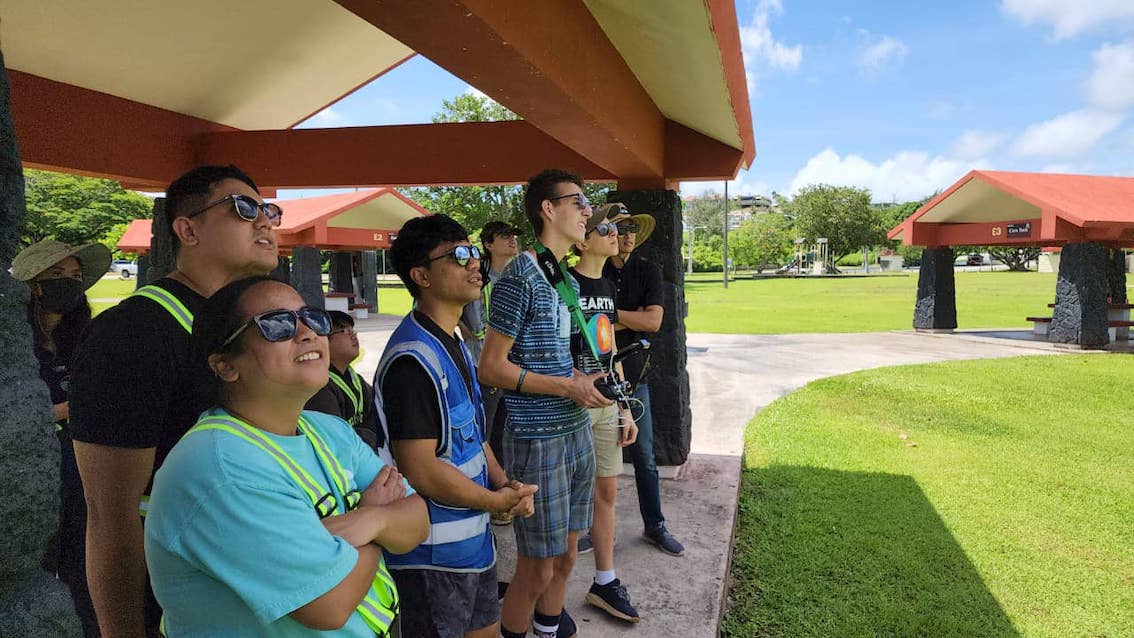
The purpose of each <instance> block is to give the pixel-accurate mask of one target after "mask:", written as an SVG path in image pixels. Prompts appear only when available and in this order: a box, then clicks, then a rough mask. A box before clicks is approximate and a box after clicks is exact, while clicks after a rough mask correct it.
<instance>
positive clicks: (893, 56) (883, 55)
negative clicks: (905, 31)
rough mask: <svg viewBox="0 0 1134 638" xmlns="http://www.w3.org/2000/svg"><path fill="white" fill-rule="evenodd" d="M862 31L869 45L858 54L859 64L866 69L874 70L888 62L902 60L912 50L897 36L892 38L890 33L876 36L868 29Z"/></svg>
mask: <svg viewBox="0 0 1134 638" xmlns="http://www.w3.org/2000/svg"><path fill="white" fill-rule="evenodd" d="M861 33H862V35H863V36H864V40H865V41H866V42H867V45H866V48H864V49H863V50H862V51H861V52H860V53H859V54H858V65H859V66H860V67H862V68H864V69H867V70H871V71H873V70H877V69H881V68H882V67H884V66H886V65H888V64H891V63H895V62H900V61H901V60H902V59H903V58H905V57H906V54H908V53H909V52H910V49H909V47H907V46H906V45H905V43H904V42H902V41H901V40H898V39H896V38H891V37H890V36H888V35H884V36H882V37H881V38H875V37H873V36H871V35H870V33H869V32H867V31H862V32H861Z"/></svg>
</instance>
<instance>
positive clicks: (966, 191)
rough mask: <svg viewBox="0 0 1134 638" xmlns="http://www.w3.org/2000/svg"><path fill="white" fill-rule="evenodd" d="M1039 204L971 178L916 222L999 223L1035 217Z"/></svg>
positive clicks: (1037, 215)
mask: <svg viewBox="0 0 1134 638" xmlns="http://www.w3.org/2000/svg"><path fill="white" fill-rule="evenodd" d="M1041 216H1042V215H1041V211H1040V209H1039V207H1037V206H1033V205H1032V204H1029V203H1027V202H1025V201H1023V200H1021V199H1018V198H1016V197H1013V196H1011V195H1009V194H1008V193H1005V192H1004V191H1002V190H1000V189H999V188H996V187H995V186H992V185H990V184H987V183H985V182H983V181H981V180H979V179H971V180H969V181H968V182H966V183H965V185H964V186H962V187H960V188H958V189H957V190H955V191H953V193H952V194H950V195H949V196H948V197H946V198H945V199H944V200H943V201H942V202H941V203H939V204H937V205H936V206H934V207H933V208H932V209H930V210H929V212H927V213H926V214H924V215H922V216H921V217H920V218H918V220H917V221H919V222H938V223H957V222H1003V221H1013V220H1017V219H1039V218H1040V217H1041Z"/></svg>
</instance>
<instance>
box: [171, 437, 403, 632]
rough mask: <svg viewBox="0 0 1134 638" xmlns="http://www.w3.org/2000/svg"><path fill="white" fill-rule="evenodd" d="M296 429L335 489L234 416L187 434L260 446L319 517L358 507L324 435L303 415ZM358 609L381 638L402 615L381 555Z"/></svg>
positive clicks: (393, 585) (269, 439) (358, 495)
mask: <svg viewBox="0 0 1134 638" xmlns="http://www.w3.org/2000/svg"><path fill="white" fill-rule="evenodd" d="M296 429H297V430H299V432H300V433H301V434H303V435H304V436H305V437H307V440H308V441H310V443H311V447H313V448H315V456H317V457H318V458H319V464H320V465H321V466H322V467H323V473H324V474H326V475H327V476H329V477H331V481H332V482H333V483H334V489H332V490H330V491H328V490H325V489H323V486H322V485H321V484H320V483H319V482H318V481H316V480H315V479H314V478H313V477H312V476H311V474H310V473H308V472H307V470H305V469H303V466H302V465H300V464H299V463H298V462H296V460H295V459H293V458H292V457H291V456H290V455H289V454H288V453H287V452H285V451H284V450H283V448H281V447H280V446H278V445H276V443H275V441H272V439H271V438H269V437H268V436H266V435H265V434H264V433H263V432H261V431H260V429H259V428H256V427H254V426H252V425H249V424H247V423H245V422H244V421H241V420H240V419H237V418H236V417H233V416H231V415H213V416H206V417H205V418H203V419H201V420H200V421H198V422H197V424H196V425H194V426H193V427H192V428H191V429H190V430H189V431H188V432H186V433H185V436H189V435H190V434H193V433H194V432H203V431H205V430H220V431H221V432H227V433H229V434H232V435H234V436H238V437H240V438H242V439H244V440H245V441H248V442H249V443H251V444H252V445H255V446H256V447H258V448H260V449H261V450H263V451H264V452H265V453H267V454H268V456H271V457H272V459H273V460H275V462H276V463H279V465H280V467H281V468H283V470H284V472H286V473H287V474H288V476H290V477H291V478H292V480H293V481H295V483H296V484H297V485H299V487H300V489H302V490H303V491H304V493H306V494H307V497H308V498H309V499H310V500H311V506H312V507H314V508H315V513H316V514H318V515H319V518H326V517H328V516H331V515H333V514H345V513H347V512H349V511H351V510H353V509H355V508H356V507H358V503H359V500H361V498H362V497H361V495H360V494H359V493H358V490H356V489H354V487H353V485H352V484H351V480H352V479H351V478H350V477H349V476H350V475H348V474H347V471H346V470H345V469H343V466H342V464H340V463H339V460H338V459H337V458H335V455H334V454H333V453H332V452H331V448H330V447H328V446H327V443H326V442H325V441H323V437H321V436H319V433H318V431H316V429H315V427H314V426H312V425H311V424H310V423H308V421H307V419H305V418H303V417H300V418H299V423H298V425H297V428H296ZM335 490H338V493H339V495H340V496H341V500H340V498H337V497H336V496H335V494H334V491H335ZM340 506H341V507H340ZM355 611H357V612H358V614H359V615H360V616H362V619H363V621H365V622H366V625H367V626H368V627H370V628H371V629H373V630H374V633H375V634H377V635H378V636H380V637H381V636H386V635H387V634H388V632H389V630H390V624H391V623H393V622H394V617H395V616H396V615H397V614H398V588H397V586H396V585H395V584H394V579H393V578H391V577H390V572H389V571H387V569H386V561H385V559H384V558H383V557H379V560H378V572H377V573H376V574H374V582H373V583H372V584H371V585H370V591H368V592H366V596H365V597H364V598H363V599H362V602H360V603H359V604H358V608H357V609H356V610H355Z"/></svg>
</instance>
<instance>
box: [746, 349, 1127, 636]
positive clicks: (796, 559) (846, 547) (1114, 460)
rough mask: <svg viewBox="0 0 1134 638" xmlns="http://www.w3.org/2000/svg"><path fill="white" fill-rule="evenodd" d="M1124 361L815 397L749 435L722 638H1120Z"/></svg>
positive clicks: (980, 373) (1004, 367)
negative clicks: (952, 637)
mask: <svg viewBox="0 0 1134 638" xmlns="http://www.w3.org/2000/svg"><path fill="white" fill-rule="evenodd" d="M1132 385H1134V359H1132V358H1131V357H1129V356H1125V355H1079V356H1065V357H1022V358H1016V359H1008V360H995V361H992V360H990V361H965V362H952V363H942V364H932V365H919V366H903V367H897V368H888V369H879V370H872V371H867V372H860V373H855V374H850V375H845V376H840V377H832V378H828V379H823V380H820V381H816V382H814V383H812V384H810V385H808V386H807V387H806V388H804V389H802V390H800V391H798V392H796V393H794V394H791V395H789V396H787V397H785V398H783V399H780V400H779V401H776V402H775V403H773V404H772V405H771V406H769V407H768V408H766V409H765V410H764V411H762V412H761V413H760V414H759V415H757V417H756V418H755V419H754V420H753V421H752V422H751V423H750V424H749V426H748V431H747V434H746V445H745V456H744V471H743V476H742V480H741V488H740V500H739V509H740V513H739V518H738V521H737V531H736V536H737V538H736V545H735V549H734V556H733V584H732V591H731V595H730V600H731V607H730V610H729V611H728V612H727V614H726V617H725V622H724V635H725V636H730V637H734V638H739V637H742V636H743V637H744V638H749V637H769V636H777V637H778V636H784V637H787V636H791V637H798V636H804V637H807V636H815V637H824V638H826V637H829V636H839V637H852V636H864V637H865V636H895V637H906V636H911V637H912V636H932V637H945V636H958V637H960V636H964V637H969V636H980V637H989V636H1028V637H1041V636H1042V637H1051V638H1065V637H1070V636H1083V637H1110V638H1118V637H1119V636H1131V635H1134V552H1132V551H1131V548H1132V547H1134V524H1132V523H1134V454H1132V451H1134V402H1131V401H1130V400H1129V398H1128V397H1129V391H1130V388H1131V386H1132Z"/></svg>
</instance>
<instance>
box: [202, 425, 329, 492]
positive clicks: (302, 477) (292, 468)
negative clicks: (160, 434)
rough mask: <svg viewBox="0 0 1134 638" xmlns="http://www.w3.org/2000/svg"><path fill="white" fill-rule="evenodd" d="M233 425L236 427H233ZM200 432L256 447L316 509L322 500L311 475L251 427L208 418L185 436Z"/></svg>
mask: <svg viewBox="0 0 1134 638" xmlns="http://www.w3.org/2000/svg"><path fill="white" fill-rule="evenodd" d="M213 419H216V420H213ZM234 425H235V426H237V427H233V426H234ZM240 426H243V427H240ZM201 430H222V431H224V432H228V433H229V434H234V435H236V436H239V437H240V438H242V439H244V440H245V441H248V442H249V443H251V444H252V445H255V446H256V447H259V448H260V449H262V450H264V451H265V452H267V453H268V454H269V455H270V456H271V457H272V458H273V459H275V461H276V462H277V463H279V465H280V467H282V468H283V469H284V471H285V472H287V473H288V474H289V475H291V477H292V479H294V480H295V482H296V483H297V484H298V485H299V487H300V488H302V489H303V491H304V492H306V493H307V497H308V498H309V499H311V504H312V505H314V506H316V508H318V505H319V501H320V500H321V499H322V498H323V488H322V487H321V486H320V485H319V483H318V482H317V481H316V480H315V479H313V478H311V475H310V474H308V473H307V471H306V470H304V469H303V468H302V467H300V465H299V464H298V463H296V462H295V461H294V460H293V459H292V458H291V457H290V456H288V455H287V453H286V452H284V451H283V450H281V449H280V448H279V446H277V445H276V444H275V442H273V441H271V440H270V439H265V438H263V435H261V434H259V433H258V432H256V431H255V430H254V429H253V428H252V426H250V425H246V424H242V423H240V422H239V421H237V420H235V419H233V421H232V422H226V420H224V419H220V418H217V417H210V418H207V419H204V420H202V421H201V422H200V423H198V424H197V425H195V426H193V428H192V429H191V430H189V432H187V433H186V435H189V434H192V433H193V432H197V431H201ZM319 513H320V515H322V512H319Z"/></svg>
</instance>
